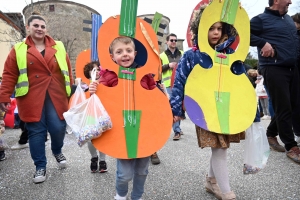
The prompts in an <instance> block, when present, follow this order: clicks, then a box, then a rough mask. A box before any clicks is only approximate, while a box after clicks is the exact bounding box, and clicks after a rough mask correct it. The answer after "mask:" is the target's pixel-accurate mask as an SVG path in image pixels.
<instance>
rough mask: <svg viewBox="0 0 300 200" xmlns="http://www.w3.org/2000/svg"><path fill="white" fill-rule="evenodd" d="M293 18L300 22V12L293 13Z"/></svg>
mask: <svg viewBox="0 0 300 200" xmlns="http://www.w3.org/2000/svg"><path fill="white" fill-rule="evenodd" d="M292 19H293V21H294V22H296V23H299V24H300V13H296V14H294V15H292Z"/></svg>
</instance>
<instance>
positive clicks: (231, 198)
mask: <svg viewBox="0 0 300 200" xmlns="http://www.w3.org/2000/svg"><path fill="white" fill-rule="evenodd" d="M235 199H236V196H235V194H234V192H232V191H230V192H228V193H225V194H222V200H235Z"/></svg>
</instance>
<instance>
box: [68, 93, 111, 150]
mask: <svg viewBox="0 0 300 200" xmlns="http://www.w3.org/2000/svg"><path fill="white" fill-rule="evenodd" d="M63 115H64V118H65V120H66V122H67V124H68V125H69V126H70V127H71V128H72V131H73V134H74V135H75V136H76V138H77V144H78V145H79V146H82V145H84V144H85V143H86V142H87V141H90V140H92V139H95V138H98V137H100V136H101V135H102V133H103V132H105V131H107V130H109V129H111V128H112V122H111V119H110V117H109V115H108V113H107V112H106V110H105V108H104V106H103V105H102V103H101V101H100V99H99V98H98V96H97V95H95V94H94V95H92V96H91V97H90V98H88V99H86V100H85V101H83V102H81V103H80V104H77V105H76V106H74V107H72V108H70V110H68V111H67V112H65V113H64V114H63Z"/></svg>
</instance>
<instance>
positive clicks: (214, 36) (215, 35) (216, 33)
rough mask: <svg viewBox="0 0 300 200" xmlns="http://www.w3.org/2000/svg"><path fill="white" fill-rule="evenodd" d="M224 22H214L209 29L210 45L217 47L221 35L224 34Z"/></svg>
mask: <svg viewBox="0 0 300 200" xmlns="http://www.w3.org/2000/svg"><path fill="white" fill-rule="evenodd" d="M222 27H223V26H222V23H221V22H217V23H214V24H213V25H212V26H211V27H210V28H209V31H208V43H209V44H210V46H212V47H215V46H216V45H217V44H218V42H219V40H220V38H221V36H222Z"/></svg>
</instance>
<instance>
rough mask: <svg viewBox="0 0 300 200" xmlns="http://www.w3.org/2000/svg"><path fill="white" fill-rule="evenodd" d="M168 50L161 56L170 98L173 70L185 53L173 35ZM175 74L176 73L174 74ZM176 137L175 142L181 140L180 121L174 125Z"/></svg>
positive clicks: (163, 81) (163, 79) (163, 74)
mask: <svg viewBox="0 0 300 200" xmlns="http://www.w3.org/2000/svg"><path fill="white" fill-rule="evenodd" d="M166 40H167V41H166V44H167V49H166V50H165V51H164V52H162V53H161V54H160V59H161V61H162V64H163V66H162V83H163V84H164V86H165V87H166V89H167V92H168V94H169V96H172V86H171V77H172V73H173V70H174V71H175V69H176V67H177V64H178V62H179V60H180V58H181V57H182V55H183V51H180V50H179V49H178V48H177V47H176V45H177V36H176V35H175V34H174V33H171V34H169V35H168V36H167V38H166ZM174 73H175V72H174ZM173 131H174V137H173V140H174V141H176V140H179V139H180V138H181V135H182V134H183V132H182V131H181V128H180V121H178V122H176V123H174V124H173Z"/></svg>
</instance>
